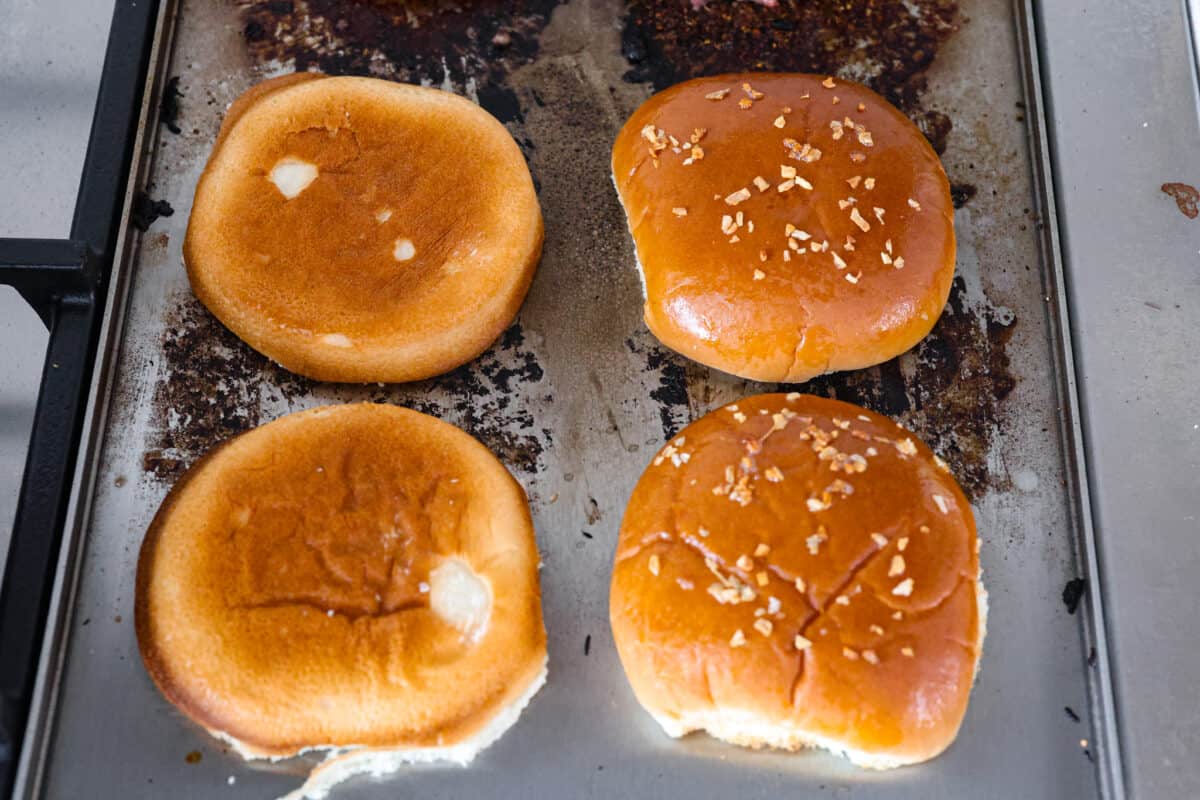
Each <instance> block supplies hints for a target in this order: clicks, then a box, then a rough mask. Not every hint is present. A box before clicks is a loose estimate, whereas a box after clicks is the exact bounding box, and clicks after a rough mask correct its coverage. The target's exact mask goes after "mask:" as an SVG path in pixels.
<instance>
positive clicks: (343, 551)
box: [136, 404, 546, 755]
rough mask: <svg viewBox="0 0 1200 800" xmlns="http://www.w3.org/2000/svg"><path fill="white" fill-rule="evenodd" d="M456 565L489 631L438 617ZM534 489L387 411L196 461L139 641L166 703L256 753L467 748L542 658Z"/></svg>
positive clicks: (144, 598)
mask: <svg viewBox="0 0 1200 800" xmlns="http://www.w3.org/2000/svg"><path fill="white" fill-rule="evenodd" d="M452 559H458V560H460V562H455V563H464V564H465V565H467V566H468V567H469V568H470V569H471V570H472V571H474V572H475V573H476V574H477V575H479V576H482V580H483V581H485V582H486V583H487V584H489V585H490V589H491V595H492V606H491V612H490V618H489V621H488V622H487V624H486V627H484V628H483V629H482V632H481V631H480V630H469V629H460V628H459V627H456V626H455V625H452V624H448V623H447V622H446V621H445V618H444V616H442V615H439V614H438V613H435V611H434V610H433V609H432V608H431V599H430V598H431V596H432V594H431V591H430V583H431V572H432V571H433V570H435V569H436V568H438V566H439V565H442V564H445V563H447V561H448V560H452ZM537 565H538V554H537V549H536V545H535V542H534V535H533V527H532V523H531V520H530V516H529V510H528V506H527V504H526V500H525V496H524V493H523V491H522V490H521V488H520V486H519V485H518V484H517V483H516V481H514V480H513V479H512V477H511V476H509V474H508V473H507V472H506V471H505V469H504V467H503V466H502V465H501V464H500V463H499V462H498V461H497V460H496V459H495V458H494V457H493V456H492V455H491V453H489V452H488V451H487V449H486V448H484V447H483V445H481V444H479V443H478V442H477V441H475V440H474V439H472V438H471V437H470V436H468V435H467V434H466V433H464V432H462V431H460V430H458V429H457V428H455V427H453V426H451V425H447V424H445V423H443V422H439V421H438V420H436V419H434V418H432V417H428V416H425V415H423V414H419V413H416V412H414V411H408V410H405V409H401V408H397V407H394V406H386V405H369V404H362V405H349V406H338V407H327V408H320V409H314V410H311V411H305V412H301V413H296V414H291V415H289V416H286V417H283V418H281V419H279V420H276V421H275V422H272V423H270V424H268V425H264V426H263V427H260V428H257V429H255V430H253V431H250V432H249V433H246V434H243V435H242V436H239V437H237V438H235V439H233V440H231V441H230V442H228V443H227V444H225V445H223V446H221V447H220V448H218V449H217V450H215V451H213V452H211V453H210V454H209V455H208V456H206V457H205V458H204V459H203V460H202V461H200V462H199V463H198V464H196V465H195V466H194V467H192V469H191V470H189V472H188V473H187V474H186V475H185V476H184V478H183V479H182V480H181V481H180V482H179V484H177V485H176V487H175V488H174V489H173V490H172V492H171V494H170V495H169V496H168V498H167V500H166V501H165V502H164V503H163V506H162V508H161V510H160V511H159V513H158V515H157V516H156V517H155V520H154V523H153V525H152V526H151V528H150V531H149V533H148V534H147V536H146V540H145V542H144V544H143V545H142V551H141V556H140V559H139V562H138V583H137V600H136V614H137V632H138V643H139V646H140V648H141V651H142V657H143V659H144V661H145V664H146V668H147V670H148V671H149V673H150V675H151V677H153V679H154V681H155V683H157V684H158V686H159V688H160V689H161V690H162V692H163V694H165V695H166V696H167V698H168V699H170V700H171V701H172V702H173V703H175V704H176V705H177V706H178V707H179V708H180V709H181V710H183V711H184V712H185V713H186V714H187V715H188V716H190V717H191V718H193V719H194V720H196V721H197V722H198V723H199V724H201V725H203V726H204V727H206V728H208V729H210V730H215V731H219V732H222V733H225V734H227V735H229V736H231V737H233V738H234V739H236V740H239V741H241V742H243V743H245V744H246V745H247V748H248V749H249V750H250V751H252V752H254V753H257V754H259V755H287V754H291V753H295V752H296V751H298V750H300V749H301V748H304V747H311V746H320V745H354V744H358V745H370V746H377V747H400V746H403V747H409V746H427V745H437V744H445V745H449V744H454V743H456V742H458V741H461V740H463V739H465V738H466V737H468V736H470V735H471V734H472V733H475V732H477V731H478V730H479V729H480V728H481V727H482V726H483V725H484V724H485V723H487V722H488V721H489V720H490V719H491V718H492V717H493V716H494V715H495V714H496V712H497V711H499V710H500V709H502V708H503V707H504V706H506V705H507V704H509V703H510V702H512V701H513V700H514V699H515V698H517V697H519V696H520V695H521V694H522V692H523V691H524V690H525V689H526V688H527V687H528V686H529V685H530V682H531V681H532V680H533V679H534V678H535V677H536V676H537V675H538V674H539V673H540V671H541V669H542V667H543V664H544V661H545V653H546V651H545V631H544V629H543V627H542V616H541V599H540V595H539V590H538V578H537Z"/></svg>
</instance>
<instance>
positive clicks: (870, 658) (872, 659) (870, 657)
mask: <svg viewBox="0 0 1200 800" xmlns="http://www.w3.org/2000/svg"><path fill="white" fill-rule="evenodd" d="M862 657H863V661H865V662H867V663H868V664H878V663H879V656H877V655H875V651H874V650H863V651H862Z"/></svg>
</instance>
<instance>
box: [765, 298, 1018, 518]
mask: <svg viewBox="0 0 1200 800" xmlns="http://www.w3.org/2000/svg"><path fill="white" fill-rule="evenodd" d="M966 295H967V292H966V287H965V283H964V281H963V279H962V278H961V277H960V278H955V280H954V285H953V286H952V288H951V290H950V301H949V303H948V304H947V306H946V310H945V311H944V312H943V313H942V316H941V318H940V319H939V320H938V322H937V325H936V326H934V329H933V332H932V333H930V334H929V336H927V337H925V338H924V339H923V340H922V341H921V343H920V344H918V345H917V346H916V347H915V348H914V349H913V350H911V351H910V352H908V353H905V354H904V355H902V356H899V357H898V358H894V359H892V360H891V361H887V362H885V363H883V364H880V365H878V366H875V367H872V368H870V369H865V370H858V371H855V372H838V373H833V374H831V375H823V376H821V377H819V378H816V379H814V380H811V381H809V382H808V383H807V384H804V385H803V387H801V388H802V389H803V390H804V391H806V392H812V393H814V394H821V395H825V396H827V397H834V398H837V399H839V400H845V401H847V402H851V403H857V404H858V405H861V406H865V407H867V408H869V409H871V410H873V411H877V412H879V413H881V414H886V415H887V416H889V417H891V418H892V419H894V420H896V421H897V422H899V423H900V424H901V425H904V426H905V427H906V428H909V429H910V430H913V431H915V432H917V433H918V434H919V435H920V436H921V438H922V439H923V440H924V441H925V443H926V444H928V445H929V446H930V447H931V448H933V450H934V452H936V453H937V454H938V455H940V456H941V457H942V458H944V459H946V461H947V462H948V463H949V464H950V469H951V472H953V473H954V476H955V477H956V478H957V479H958V482H959V484H960V485H961V486H962V488H963V491H964V492H966V494H967V497H969V498H971V499H972V500H974V499H977V498H978V497H980V496H981V495H983V494H984V493H986V492H987V490H988V489H989V488H998V487H997V483H996V482H997V477H996V476H995V475H992V474H991V473H990V471H989V468H988V452H989V451H990V450H991V447H992V440H993V438H994V437H995V436H996V435H997V432H998V431H999V427H1000V421H1001V419H1002V414H1001V404H1002V403H1003V402H1004V400H1005V398H1007V397H1008V395H1009V394H1010V393H1011V392H1012V390H1013V388H1014V387H1015V386H1016V378H1015V376H1014V375H1013V372H1012V369H1011V365H1010V363H1009V357H1008V353H1007V349H1006V345H1007V344H1008V340H1009V338H1011V336H1012V333H1013V326H1014V324H1015V322H1016V320H1015V318H1014V317H1013V315H1012V314H1011V313H1010V312H1009V311H1008V310H1007V309H1001V308H993V307H991V306H987V305H982V306H981V305H980V304H972V303H969V302H968V301H967V296H966ZM794 388H795V387H791V389H785V388H784V387H782V386H781V387H779V389H780V390H783V391H788V390H794Z"/></svg>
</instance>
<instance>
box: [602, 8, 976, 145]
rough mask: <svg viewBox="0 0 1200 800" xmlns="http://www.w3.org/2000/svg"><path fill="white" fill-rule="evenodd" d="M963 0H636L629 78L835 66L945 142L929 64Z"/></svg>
mask: <svg viewBox="0 0 1200 800" xmlns="http://www.w3.org/2000/svg"><path fill="white" fill-rule="evenodd" d="M958 25H959V11H958V2H957V0H780V2H779V4H778V5H777V6H776V7H774V8H768V7H766V6H762V5H759V4H758V3H744V2H729V1H728V0H719V1H718V2H710V3H708V4H707V5H705V6H703V7H702V8H700V9H695V10H693V9H692V6H691V4H690V3H687V2H664V1H663V0H630V3H629V15H628V17H627V18H626V21H625V29H624V32H623V35H622V46H623V50H624V54H625V57H626V59H628V60H629V62H630V63H631V65H632V67H631V69H630V71H629V73H628V74H627V75H626V80H630V81H635V82H639V83H642V82H648V83H652V84H653V85H654V88H655V89H660V90H661V89H665V88H666V87H668V86H670V85H672V84H675V83H679V82H680V81H683V80H687V79H688V78H695V77H699V76H701V75H717V74H720V73H722V72H743V71H746V70H764V71H771V72H815V73H824V74H836V75H839V76H841V77H843V78H846V79H849V80H854V81H858V82H860V83H864V84H866V85H867V86H870V87H871V88H872V89H874V90H875V91H877V92H879V93H880V94H882V95H883V96H884V97H886V98H887V99H888V100H890V101H891V102H893V103H895V104H896V105H897V106H898V107H899V108H900V109H902V110H903V111H904V112H905V113H907V114H908V115H909V117H910V118H912V120H913V121H914V122H916V123H917V125H919V126H920V127H921V130H922V131H924V133H925V135H926V136H927V137H928V138H929V141H930V142H931V143H932V144H933V146H934V149H935V150H937V152H938V153H939V154H940V153H942V152H944V151H945V149H946V137H947V135H948V134H949V132H950V129H951V122H950V118H949V117H947V116H946V115H945V114H942V113H940V112H938V111H934V110H932V109H926V108H924V107H922V105H921V97H922V94H923V93H924V91H925V84H926V79H925V71H926V70H927V69H928V68H929V65H930V64H931V63H933V59H934V57H935V56H936V55H937V51H938V48H939V47H940V46H941V44H942V43H943V42H944V41H945V40H946V39H947V38H948V37H949V36H950V35H951V34H953V33H954V31H955V30H957V28H958Z"/></svg>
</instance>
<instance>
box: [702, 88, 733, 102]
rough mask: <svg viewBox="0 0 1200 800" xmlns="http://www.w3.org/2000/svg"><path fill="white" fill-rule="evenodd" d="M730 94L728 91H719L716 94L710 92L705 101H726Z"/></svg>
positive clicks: (705, 96)
mask: <svg viewBox="0 0 1200 800" xmlns="http://www.w3.org/2000/svg"><path fill="white" fill-rule="evenodd" d="M728 94H729V90H728V89H718V90H717V91H715V92H709V93H708V94H706V95H704V99H705V100H724V99H725V97H726V96H727V95H728Z"/></svg>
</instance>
